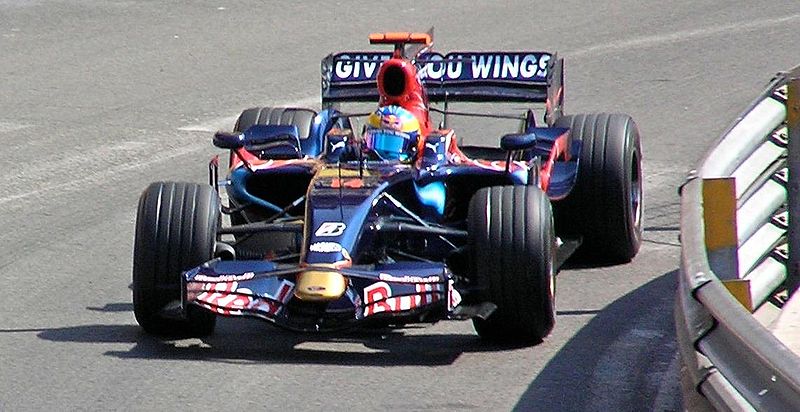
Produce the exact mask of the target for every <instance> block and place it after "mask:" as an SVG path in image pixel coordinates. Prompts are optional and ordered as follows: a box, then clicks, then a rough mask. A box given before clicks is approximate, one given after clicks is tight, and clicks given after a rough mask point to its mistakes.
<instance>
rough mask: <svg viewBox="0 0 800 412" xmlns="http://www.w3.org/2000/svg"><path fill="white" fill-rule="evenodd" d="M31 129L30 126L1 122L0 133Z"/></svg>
mask: <svg viewBox="0 0 800 412" xmlns="http://www.w3.org/2000/svg"><path fill="white" fill-rule="evenodd" d="M28 127H31V125H29V124H21V123H9V122H0V133H8V132H13V131H16V130H22V129H26V128H28Z"/></svg>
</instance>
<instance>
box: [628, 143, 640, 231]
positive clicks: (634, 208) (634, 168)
mask: <svg viewBox="0 0 800 412" xmlns="http://www.w3.org/2000/svg"><path fill="white" fill-rule="evenodd" d="M632 160H633V161H632V162H631V163H632V164H631V201H630V213H631V217H633V219H632V220H633V227H632V229H633V230H634V232H636V233H638V232H639V228H640V227H641V226H642V167H641V162H640V161H639V155H638V153H636V152H635V151H634V153H633V159H632Z"/></svg>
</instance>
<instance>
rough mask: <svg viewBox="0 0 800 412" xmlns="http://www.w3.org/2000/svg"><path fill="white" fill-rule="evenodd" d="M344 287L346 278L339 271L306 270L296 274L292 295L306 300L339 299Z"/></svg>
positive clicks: (345, 287) (345, 286)
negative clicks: (295, 283)
mask: <svg viewBox="0 0 800 412" xmlns="http://www.w3.org/2000/svg"><path fill="white" fill-rule="evenodd" d="M345 289H347V280H346V279H345V277H344V276H342V274H341V273H338V272H332V271H331V272H329V271H322V270H307V271H305V272H301V273H300V274H299V275H298V276H297V286H296V287H295V291H294V295H295V296H296V297H297V298H298V299H301V300H306V301H317V302H319V301H329V300H336V299H339V298H340V297H341V296H342V295H343V294H344V292H345Z"/></svg>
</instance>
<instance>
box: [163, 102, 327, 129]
mask: <svg viewBox="0 0 800 412" xmlns="http://www.w3.org/2000/svg"><path fill="white" fill-rule="evenodd" d="M275 107H308V108H312V109H319V107H320V98H319V96H309V97H304V98H302V99H300V100H296V101H294V102H290V103H281V104H277V105H275ZM238 117H239V115H238V114H236V115H233V116H225V117H218V118H215V119H208V120H205V121H203V122H202V123H198V124H193V125H189V126H184V127H180V128H178V130H182V131H184V132H208V133H214V132H216V131H218V130H233V126H234V124H235V123H236V119H237V118H238Z"/></svg>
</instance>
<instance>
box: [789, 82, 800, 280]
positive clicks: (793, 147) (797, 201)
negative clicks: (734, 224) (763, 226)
mask: <svg viewBox="0 0 800 412" xmlns="http://www.w3.org/2000/svg"><path fill="white" fill-rule="evenodd" d="M786 123H787V126H788V128H789V145H788V152H789V159H788V168H789V183H788V185H787V189H788V190H787V192H788V201H787V202H788V206H787V209H788V211H789V230H788V237H789V239H788V240H789V264H788V268H787V272H788V273H787V277H786V289H787V290H788V291H789V294H790V295H792V294H794V291H795V290H797V288H798V286H800V66H798V67H795V68H794V70H792V71H791V73H789V90H788V93H787V100H786Z"/></svg>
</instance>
